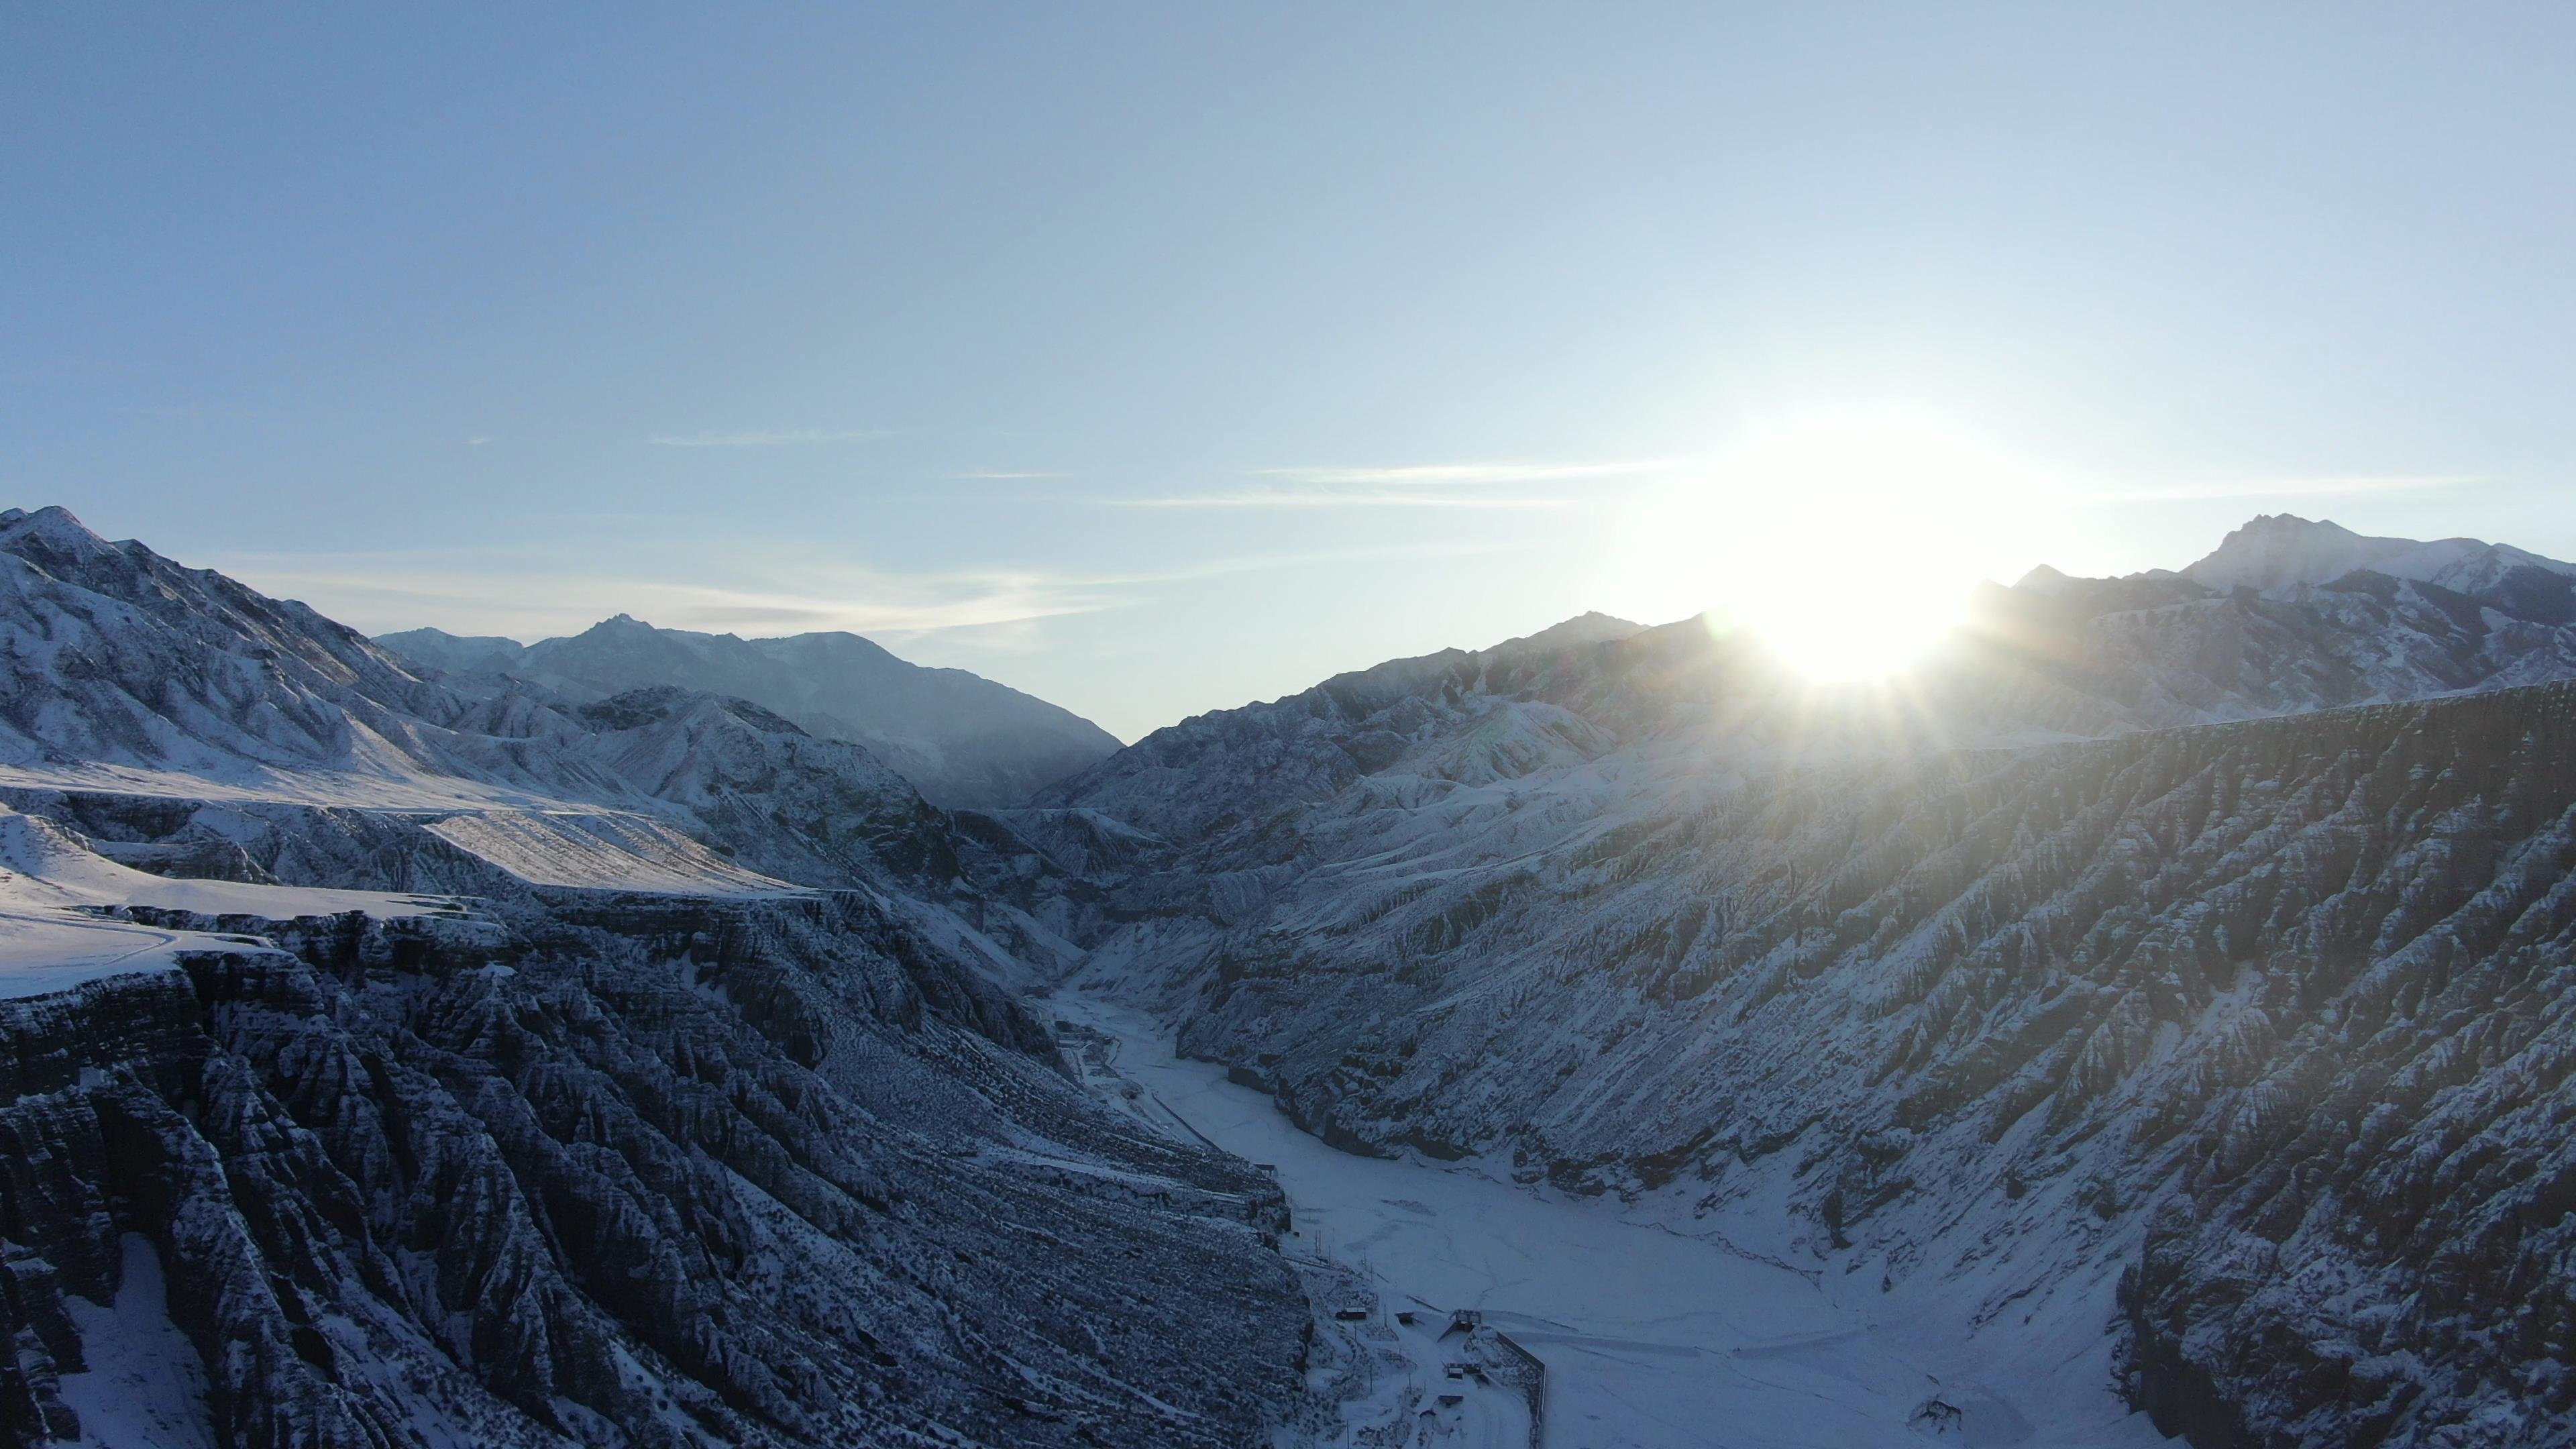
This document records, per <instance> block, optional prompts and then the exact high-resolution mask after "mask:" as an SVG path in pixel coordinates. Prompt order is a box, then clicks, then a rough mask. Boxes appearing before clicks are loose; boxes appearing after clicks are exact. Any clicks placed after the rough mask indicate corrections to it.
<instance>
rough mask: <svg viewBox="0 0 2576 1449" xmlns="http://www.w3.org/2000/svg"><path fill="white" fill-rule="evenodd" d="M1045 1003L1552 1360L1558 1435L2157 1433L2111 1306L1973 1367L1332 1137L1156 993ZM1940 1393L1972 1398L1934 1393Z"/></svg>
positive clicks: (1309, 1215)
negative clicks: (2125, 1367) (2134, 1391)
mask: <svg viewBox="0 0 2576 1449" xmlns="http://www.w3.org/2000/svg"><path fill="white" fill-rule="evenodd" d="M1051 1005H1052V1006H1053V1008H1054V1010H1055V1012H1056V1014H1057V1015H1059V1016H1062V1017H1065V1018H1067V1019H1070V1020H1074V1021H1078V1022H1083V1023H1086V1024H1088V1025H1091V1026H1093V1027H1095V1028H1097V1029H1098V1030H1100V1031H1103V1032H1106V1033H1108V1034H1109V1035H1110V1036H1112V1037H1114V1038H1115V1039H1116V1040H1117V1042H1118V1048H1117V1053H1116V1062H1115V1065H1116V1069H1117V1071H1118V1072H1119V1073H1120V1074H1122V1075H1124V1076H1125V1077H1127V1078H1128V1079H1129V1080H1131V1081H1133V1082H1135V1083H1137V1084H1138V1085H1139V1086H1141V1087H1142V1088H1143V1089H1144V1091H1145V1093H1146V1094H1147V1096H1146V1098H1145V1099H1144V1100H1142V1101H1140V1102H1138V1103H1137V1105H1138V1107H1139V1108H1140V1109H1141V1110H1144V1111H1146V1112H1147V1113H1148V1114H1154V1113H1161V1114H1165V1115H1168V1116H1169V1117H1170V1118H1171V1119H1172V1121H1173V1122H1174V1123H1175V1124H1176V1125H1177V1126H1178V1127H1180V1128H1183V1129H1186V1130H1189V1131H1194V1132H1197V1133H1199V1134H1201V1135H1203V1136H1204V1137H1206V1138H1207V1139H1208V1140H1210V1141H1213V1142H1215V1143H1216V1144H1217V1145H1219V1146H1221V1147H1223V1148H1225V1149H1226V1150H1228V1151H1230V1152H1233V1153H1236V1154H1238V1155H1240V1156H1242V1157H1246V1158H1249V1159H1251V1160H1252V1161H1254V1162H1259V1163H1268V1164H1275V1165H1276V1167H1277V1170H1278V1176H1279V1181H1280V1184H1281V1186H1282V1187H1283V1188H1285V1189H1286V1191H1287V1193H1288V1196H1289V1199H1290V1201H1291V1203H1292V1205H1293V1208H1294V1211H1295V1214H1296V1220H1297V1228H1298V1235H1299V1240H1300V1243H1301V1244H1302V1245H1304V1247H1305V1248H1307V1249H1308V1250H1317V1249H1320V1250H1321V1251H1324V1252H1328V1253H1329V1254H1331V1255H1332V1256H1333V1257H1335V1258H1338V1259H1340V1260H1342V1261H1344V1262H1347V1263H1350V1264H1352V1265H1354V1266H1359V1267H1362V1268H1364V1269H1365V1270H1366V1271H1367V1272H1368V1273H1369V1274H1370V1275H1371V1276H1372V1277H1374V1278H1375V1279H1376V1280H1377V1282H1378V1284H1379V1290H1380V1292H1381V1294H1382V1295H1383V1296H1384V1297H1385V1298H1386V1299H1387V1300H1388V1301H1389V1302H1408V1301H1418V1302H1421V1303H1424V1304H1429V1305H1435V1306H1437V1307H1439V1308H1441V1309H1450V1308H1475V1309H1480V1310H1482V1311H1483V1313H1484V1315H1485V1320H1486V1321H1487V1322H1488V1323H1490V1324H1492V1325H1494V1326H1496V1327H1498V1328H1501V1329H1503V1330H1505V1331H1507V1332H1508V1333H1510V1334H1511V1335H1512V1337H1513V1338H1515V1339H1517V1340H1518V1341H1520V1342H1521V1343H1523V1344H1524V1345H1526V1346H1527V1347H1528V1348H1529V1349H1531V1350H1532V1351H1534V1352H1535V1353H1536V1354H1538V1356H1539V1357H1540V1358H1542V1359H1543V1360H1545V1362H1546V1363H1547V1366H1548V1412H1547V1424H1546V1442H1547V1445H1548V1446H1549V1449H1680V1446H1697V1445H1713V1446H1715V1445H1722V1446H1736V1449H1768V1446H1801V1449H1805V1446H1815V1449H1824V1446H1833V1449H1843V1446H1871V1445H1905V1446H1913V1445H1920V1444H1922V1443H1923V1442H1925V1439H1924V1436H1926V1435H1933V1436H1934V1441H1935V1442H1941V1441H1944V1440H1946V1442H1950V1443H1958V1444H1968V1445H2008V1444H2028V1445H2033V1446H2078V1445H2088V1446H2104V1449H2113V1446H2128V1445H2140V1446H2144V1445H2158V1444H2162V1443H2164V1442H2165V1441H2164V1440H2163V1439H2162V1438H2161V1437H2160V1436H2158V1435H2157V1434H2156V1433H2155V1432H2154V1431H2153V1430H2152V1429H2151V1428H2150V1427H2149V1426H2148V1424H2147V1421H2146V1419H2145V1417H2144V1416H2143V1415H2134V1414H2129V1413H2126V1412H2125V1411H2124V1409H2123V1407H2122V1406H2121V1405H2120V1403H2119V1402H2118V1400H2117V1399H2116V1398H2114V1397H2113V1396H2112V1395H2111V1394H2110V1393H2109V1392H2108V1389H2107V1384H2104V1380H2106V1379H2107V1357H2108V1355H2107V1343H2106V1342H2104V1341H2103V1340H2102V1339H2101V1337H2100V1334H2099V1330H2098V1324H2097V1325H2096V1326H2095V1331H2094V1333H2093V1334H2092V1335H2091V1336H2090V1337H2089V1338H2078V1339H2076V1340H2074V1341H2072V1342H2070V1343H2067V1344H2065V1345H2064V1346H2063V1347H2062V1348H2060V1349H2058V1350H2056V1351H2055V1356H2056V1359H2057V1360H2059V1361H2060V1362H2061V1366H2062V1367H2063V1368H2065V1369H2067V1370H2070V1371H2068V1372H2050V1373H2048V1374H2046V1375H2045V1379H2044V1381H2039V1382H2034V1381H2032V1377H2031V1376H2030V1375H2029V1374H2028V1373H2027V1371H2026V1370H2027V1364H2028V1360H2024V1361H2023V1363H2021V1364H2017V1365H2016V1366H2015V1367H2014V1368H2013V1369H2012V1370H2010V1371H2009V1377H2005V1376H2004V1375H2003V1374H2002V1373H2000V1372H1999V1373H1998V1375H1997V1376H1996V1377H1993V1378H1989V1377H1987V1376H1984V1375H1976V1374H1969V1375H1962V1374H1961V1373H1959V1372H1958V1367H1959V1366H1958V1365H1957V1364H1956V1363H1954V1362H1946V1361H1945V1360H1947V1359H1948V1358H1951V1357H1953V1356H1952V1355H1945V1354H1943V1353H1941V1352H1940V1351H1939V1345H1938V1342H1937V1338H1938V1335H1939V1333H1940V1329H1941V1325H1939V1324H1938V1323H1923V1322H1905V1321H1883V1320H1882V1319H1881V1318H1879V1317H1878V1316H1876V1314H1875V1312H1874V1310H1877V1309H1878V1305H1877V1304H1875V1303H1868V1302H1866V1301H1864V1302H1860V1303H1854V1302H1851V1301H1838V1299H1837V1289H1838V1288H1839V1286H1840V1285H1837V1284H1833V1283H1831V1282H1827V1281H1820V1280H1821V1279H1823V1278H1824V1275H1822V1274H1813V1275H1811V1274H1807V1273H1801V1272H1799V1271H1796V1270H1795V1269H1794V1268H1792V1267H1790V1266H1787V1265H1786V1264H1783V1263H1775V1262H1766V1261H1759V1260H1757V1259H1756V1258H1754V1257H1751V1256H1748V1255H1745V1254H1742V1253H1740V1252H1736V1251H1730V1250H1729V1249H1728V1247H1727V1246H1725V1245H1724V1244H1723V1243H1721V1242H1718V1241H1715V1240H1713V1239H1712V1238H1710V1237H1700V1236H1688V1235H1685V1234H1683V1233H1680V1232H1676V1231H1673V1230H1671V1229H1670V1228H1667V1227H1665V1226H1661V1225H1658V1224H1655V1223H1652V1222H1646V1221H1637V1220H1635V1218H1634V1214H1632V1213H1630V1212H1626V1211H1623V1210H1622V1209H1621V1208H1620V1206H1619V1205H1618V1204H1616V1203H1613V1202H1601V1201H1590V1200H1569V1199H1565V1198H1563V1197H1561V1196H1559V1195H1555V1194H1550V1193H1542V1192H1537V1191H1533V1190H1531V1189H1528V1188H1524V1187H1520V1186H1517V1185H1515V1184H1512V1183H1510V1182H1508V1181H1503V1180H1499V1179H1497V1178H1495V1177H1492V1176H1488V1175H1486V1174H1485V1173H1482V1172H1479V1171H1477V1170H1475V1169H1473V1168H1472V1167H1467V1166H1459V1167H1444V1166H1441V1165H1436V1164H1432V1163H1427V1162H1419V1161H1385V1160H1378V1159H1373V1158H1366V1157H1358V1156H1354V1155H1351V1154H1348V1153H1344V1152H1339V1151H1336V1150H1334V1149H1332V1148H1330V1147H1327V1146H1325V1145H1324V1144H1323V1143H1322V1142H1321V1141H1319V1140H1317V1139H1316V1138H1314V1137H1311V1136H1309V1135H1307V1134H1306V1133H1304V1132H1301V1131H1299V1130H1298V1129H1297V1128H1296V1127H1295V1126H1294V1125H1293V1124H1291V1123H1290V1122H1289V1121H1288V1119H1287V1118H1286V1117H1285V1116H1284V1115H1283V1114H1281V1113H1280V1112H1279V1110H1278V1109H1277V1108H1276V1106H1274V1105H1273V1104H1272V1102H1271V1101H1270V1099H1269V1098H1268V1097H1266V1096H1264V1095H1263V1094H1261V1093H1259V1092H1257V1091H1254V1090H1251V1089H1249V1088H1246V1087H1242V1086H1238V1085H1236V1084H1234V1083H1231V1082H1229V1081H1227V1080H1226V1077H1225V1072H1224V1069H1223V1068H1221V1067H1218V1066H1214V1065H1211V1064H1209V1063H1206V1062H1191V1061H1182V1060H1178V1059H1177V1058H1175V1056H1174V1055H1173V1051H1172V1046H1171V1040H1170V1038H1169V1036H1168V1035H1166V1034H1165V1033H1164V1032H1163V1031H1161V1030H1160V1029H1159V1028H1158V1027H1157V1026H1156V1024H1155V1023H1154V1022H1153V1021H1152V1020H1151V1019H1149V1018H1148V1017H1146V1016H1145V1015H1144V1014H1142V1013H1140V1012H1137V1011H1135V1010H1133V1009H1131V1008H1129V1007H1127V1006H1125V1005H1123V1004H1121V1003H1118V1002H1115V1001H1112V1000H1109V999H1106V998H1103V997H1098V996H1090V995H1080V994H1074V993H1066V994H1064V995H1060V996H1058V997H1057V998H1056V999H1055V1000H1054V1001H1053V1002H1052V1003H1051ZM1699 1231H1707V1229H1705V1228H1701V1229H1699ZM1848 1296H1850V1297H1857V1295H1848ZM1873 1296H1874V1295H1873ZM2041 1352H2042V1353H2043V1354H2045V1353H2047V1352H2049V1350H2047V1349H2045V1348H2043V1349H2042V1350H2041ZM2097 1361H2098V1362H2097ZM2097 1373H2098V1374H2099V1375H2100V1377H2098V1378H2097V1377H2095V1375H2096V1374H2097ZM2093 1384H2103V1386H2102V1387H2101V1388H2100V1389H2099V1390H2098V1391H2093V1390H2092V1389H2091V1387H2090V1386H2091V1385H2093ZM1935 1401H1938V1402H1939V1403H1940V1404H1944V1405H1947V1406H1950V1407H1951V1408H1954V1409H1956V1410H1958V1411H1959V1414H1958V1416H1957V1417H1956V1418H1952V1417H1950V1416H1949V1415H1947V1414H1943V1413H1941V1412H1939V1411H1938V1410H1934V1411H1932V1412H1931V1413H1929V1414H1926V1413H1923V1412H1922V1411H1923V1410H1925V1409H1926V1406H1927V1405H1930V1404H1932V1403H1934V1402H1935Z"/></svg>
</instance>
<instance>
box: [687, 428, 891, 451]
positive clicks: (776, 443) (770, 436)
mask: <svg viewBox="0 0 2576 1449" xmlns="http://www.w3.org/2000/svg"><path fill="white" fill-rule="evenodd" d="M888 436H891V434H890V432H889V430H887V429H885V428H753V429H745V430H742V431H739V432H730V433H687V434H677V433H665V434H659V435H657V436H654V437H651V438H648V439H646V440H645V441H647V442H649V443H651V444H652V445H653V446H654V447H657V448H789V447H796V446H800V445H803V444H808V443H849V442H863V441H866V440H868V439H871V438H883V437H888Z"/></svg>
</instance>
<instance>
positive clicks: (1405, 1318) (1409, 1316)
mask: <svg viewBox="0 0 2576 1449" xmlns="http://www.w3.org/2000/svg"><path fill="white" fill-rule="evenodd" d="M1395 1321H1396V1322H1398V1323H1401V1324H1403V1325H1404V1326H1405V1327H1407V1328H1411V1327H1412V1326H1413V1310H1412V1309H1410V1308H1405V1309H1399V1310H1398V1311H1397V1312H1396V1315H1395Z"/></svg>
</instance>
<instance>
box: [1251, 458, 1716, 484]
mask: <svg viewBox="0 0 2576 1449" xmlns="http://www.w3.org/2000/svg"><path fill="white" fill-rule="evenodd" d="M1689 462H1690V460H1689V459H1686V458H1614V459H1608V460H1604V461H1598V462H1589V463H1504V462H1484V463H1403V464H1398V465H1396V466H1394V467H1381V468H1260V469H1256V470H1254V472H1255V475H1256V476H1258V477H1263V478H1278V479H1283V480H1287V481H1292V482H1297V483H1312V484H1319V485H1323V486H1327V487H1338V488H1364V487H1387V488H1476V487H1487V488H1490V487H1498V486H1508V485H1510V484H1515V483H1558V482H1565V481H1568V480H1572V479H1581V478H1635V477H1641V476H1643V475H1645V474H1649V473H1669V472H1671V471H1672V470H1673V469H1675V468H1679V467H1683V466H1685V465H1687V464H1688V463H1689Z"/></svg>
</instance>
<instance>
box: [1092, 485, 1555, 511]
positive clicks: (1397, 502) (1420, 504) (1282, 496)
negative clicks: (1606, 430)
mask: <svg viewBox="0 0 2576 1449" xmlns="http://www.w3.org/2000/svg"><path fill="white" fill-rule="evenodd" d="M1101 502H1102V503H1103V504H1104V505H1106V506H1108V507H1111V508H1480V509H1483V508H1491V509H1520V508H1568V507H1571V506H1573V504H1574V502H1575V500H1574V499H1571V498H1494V497H1476V496H1469V497H1459V496H1457V495H1454V494H1450V495H1443V494H1436V493H1352V492H1330V493H1291V492H1283V491H1280V490H1276V489H1272V490H1267V491H1246V492H1240V493H1184V494H1177V495H1173V496H1170V497H1162V498H1105V499H1102V500H1101Z"/></svg>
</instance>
